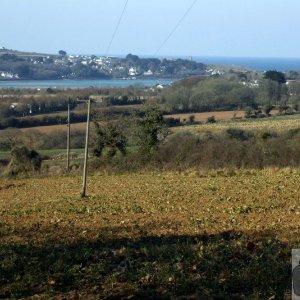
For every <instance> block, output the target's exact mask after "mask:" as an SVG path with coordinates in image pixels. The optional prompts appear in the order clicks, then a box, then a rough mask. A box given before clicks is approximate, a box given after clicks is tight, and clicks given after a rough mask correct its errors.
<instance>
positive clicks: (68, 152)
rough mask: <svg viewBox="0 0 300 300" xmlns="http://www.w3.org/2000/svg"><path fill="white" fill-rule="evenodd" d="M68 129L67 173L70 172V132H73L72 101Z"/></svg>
mask: <svg viewBox="0 0 300 300" xmlns="http://www.w3.org/2000/svg"><path fill="white" fill-rule="evenodd" d="M67 126H68V129H67V172H69V171H70V131H71V124H70V100H69V102H68V125H67Z"/></svg>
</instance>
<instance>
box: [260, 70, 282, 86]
mask: <svg viewBox="0 0 300 300" xmlns="http://www.w3.org/2000/svg"><path fill="white" fill-rule="evenodd" d="M264 78H265V79H270V80H273V81H276V82H278V83H279V84H282V83H286V78H285V75H284V74H283V73H282V72H278V71H275V70H274V71H267V72H266V73H265V75H264Z"/></svg>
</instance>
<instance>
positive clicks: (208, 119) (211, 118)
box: [206, 116, 217, 123]
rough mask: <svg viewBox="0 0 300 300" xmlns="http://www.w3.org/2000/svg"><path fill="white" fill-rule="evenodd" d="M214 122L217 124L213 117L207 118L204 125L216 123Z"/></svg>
mask: <svg viewBox="0 0 300 300" xmlns="http://www.w3.org/2000/svg"><path fill="white" fill-rule="evenodd" d="M216 122H217V121H216V118H215V116H211V117H208V118H207V121H206V123H216Z"/></svg>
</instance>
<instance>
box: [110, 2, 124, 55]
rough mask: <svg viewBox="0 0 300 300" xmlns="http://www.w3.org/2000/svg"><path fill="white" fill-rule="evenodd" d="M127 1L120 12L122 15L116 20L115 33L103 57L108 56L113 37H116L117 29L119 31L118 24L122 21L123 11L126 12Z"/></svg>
mask: <svg viewBox="0 0 300 300" xmlns="http://www.w3.org/2000/svg"><path fill="white" fill-rule="evenodd" d="M128 1H129V0H126V2H125V5H124V7H123V10H122V13H121V15H120V17H119V20H118V23H117V26H116V28H115V31H114V33H113V35H112V38H111V40H110V42H109V44H108V47H107V49H106V52H105V56H107V54H108V52H109V50H110V47H111V44H112V42H113V40H114V38H115V35H116V33H117V31H118V29H119V26H120V23H121V21H122V18H123V15H124V13H125V10H126V7H127V4H128Z"/></svg>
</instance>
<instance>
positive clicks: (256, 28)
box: [0, 0, 300, 58]
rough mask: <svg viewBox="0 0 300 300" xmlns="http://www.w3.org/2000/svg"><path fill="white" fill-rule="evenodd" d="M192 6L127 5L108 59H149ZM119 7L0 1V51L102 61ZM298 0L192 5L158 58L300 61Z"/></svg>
mask: <svg viewBox="0 0 300 300" xmlns="http://www.w3.org/2000/svg"><path fill="white" fill-rule="evenodd" d="M192 2H193V0H129V2H128V5H127V8H126V11H125V14H124V17H123V19H122V21H121V25H120V28H119V30H118V32H117V34H116V36H115V39H114V41H113V43H112V46H111V48H110V53H109V54H111V55H113V54H114V55H116V54H127V53H133V54H138V55H150V56H151V55H153V54H154V53H155V51H156V50H157V49H158V47H159V46H160V45H161V43H162V42H163V41H164V39H165V38H166V37H167V36H168V34H169V33H170V31H171V30H172V29H173V28H174V26H175V24H176V23H177V22H178V20H179V19H180V18H181V17H182V15H183V14H184V12H185V11H186V10H187V9H188V7H189V6H190V5H191V3H192ZM124 4H125V0H51V1H50V0H1V11H0V21H1V26H0V46H5V47H7V48H10V49H17V50H24V51H37V52H47V53H57V52H58V50H60V49H64V50H66V51H67V52H68V53H73V54H103V53H105V51H106V48H107V46H108V44H109V41H110V39H111V37H112V34H113V31H114V29H115V26H116V23H117V21H118V18H119V16H120V14H121V11H122V9H123V6H124ZM299 12H300V1H299V0H205V1H204V0H198V1H197V3H196V4H195V6H194V7H193V9H192V10H191V11H190V13H189V14H188V15H187V17H186V18H185V19H184V21H183V22H182V23H181V26H180V27H179V28H178V30H177V31H176V32H175V33H174V35H173V36H172V37H171V38H170V39H169V41H168V42H167V43H166V44H165V45H164V47H163V48H162V49H161V50H160V52H159V53H158V54H159V55H183V56H190V55H191V56H241V57H298V58H299V57H300V39H299V37H298V28H299V21H298V20H299Z"/></svg>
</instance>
